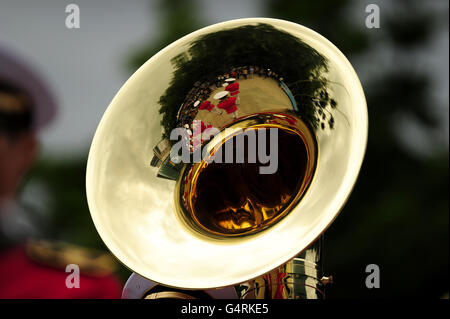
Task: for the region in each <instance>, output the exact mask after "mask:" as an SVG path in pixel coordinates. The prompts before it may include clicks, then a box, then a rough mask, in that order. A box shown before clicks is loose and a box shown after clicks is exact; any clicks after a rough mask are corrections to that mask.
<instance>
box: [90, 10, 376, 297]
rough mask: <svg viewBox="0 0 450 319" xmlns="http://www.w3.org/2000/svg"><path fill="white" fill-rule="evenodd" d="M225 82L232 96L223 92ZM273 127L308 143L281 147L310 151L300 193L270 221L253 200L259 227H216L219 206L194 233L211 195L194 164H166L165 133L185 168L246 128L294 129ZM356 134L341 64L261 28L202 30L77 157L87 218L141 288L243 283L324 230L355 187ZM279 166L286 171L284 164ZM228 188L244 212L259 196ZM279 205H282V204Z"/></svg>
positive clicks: (146, 74)
mask: <svg viewBox="0 0 450 319" xmlns="http://www.w3.org/2000/svg"><path fill="white" fill-rule="evenodd" d="M230 78H234V79H235V82H234V83H237V84H238V85H234V86H233V87H228V90H229V91H228V90H227V89H226V88H227V86H228V85H230V84H233V83H232V82H233V81H232V80H230ZM226 80H227V81H226ZM237 86H238V89H236V87H237ZM232 88H233V89H232ZM219 93H220V94H219ZM215 97H216V98H215ZM197 101H199V103H197ZM221 103H222V104H221ZM283 116H292V117H291V118H289V117H287V118H285V120H286V121H287V122H289V121H291V120H295V119H297V120H298V123H304V125H305V126H307V127H308V129H306V130H299V131H301V132H304V134H308V132H310V134H311V136H312V139H311V140H312V141H315V143H310V142H308V141H306V142H305V140H304V139H303V140H302V142H300V140H297V142H293V143H292V144H293V145H294V146H295V145H297V147H300V148H301V145H302V143H303V145H304V146H305V148H306V149H308V148H309V147H311V146H314V147H315V148H316V150H315V152H316V153H314V154H315V155H314V156H309V157H307V158H306V163H310V164H311V165H310V166H309V170H308V169H307V170H306V171H307V172H308V173H306V174H310V175H309V176H311V178H310V179H309V180H307V182H306V180H305V179H304V178H302V177H301V176H302V171H303V169H302V168H296V169H298V170H297V171H295V172H294V174H293V175H294V176H296V177H298V184H296V185H295V186H292V185H294V183H293V184H292V185H291V186H289V185H284V187H286V190H283V189H279V190H278V192H275V193H274V194H273V195H274V196H275V198H276V200H275V201H274V203H278V206H280V207H282V208H280V207H277V208H276V209H273V208H274V207H275V206H276V205H272V203H270V205H269V204H267V203H265V202H264V201H265V198H266V196H265V195H264V196H262V198H259V199H258V202H259V203H263V204H264V205H263V206H267V207H271V209H272V211H271V214H272V217H271V218H268V219H266V221H263V218H261V219H260V220H259V221H256V218H253V220H254V222H252V223H253V224H251V223H250V224H245V223H242V224H239V223H237V224H238V226H239V227H235V226H234V225H233V226H226V225H230V224H229V223H222V224H220V223H219V222H218V221H219V220H220V218H221V217H220V216H218V215H217V214H216V213H217V212H219V211H221V210H223V207H224V206H223V205H222V204H220V202H221V201H222V203H223V198H222V199H220V196H219V201H217V202H216V204H215V205H217V206H214V205H213V204H211V205H213V206H212V207H213V209H212V211H211V215H210V216H206V217H205V218H206V219H202V218H203V217H202V216H205V215H207V211H209V209H210V208H209V206H204V205H209V203H208V202H205V201H204V200H203V197H204V196H209V195H208V194H207V193H203V192H202V188H204V185H205V184H202V183H203V182H202V180H201V179H202V176H203V175H204V174H205V172H206V175H205V176H206V177H207V176H208V172H209V171H208V168H206V167H203V166H202V164H201V162H199V163H176V162H177V161H175V159H174V158H173V157H172V156H171V155H170V152H169V150H170V147H171V146H172V145H173V143H175V142H176V141H175V140H173V141H170V140H169V136H170V133H171V132H172V130H173V129H175V128H177V127H184V128H186V132H187V134H188V135H187V136H188V137H187V138H186V143H187V144H188V147H189V148H190V151H191V152H192V154H195V152H196V150H197V149H204V148H206V149H207V150H211V149H212V148H213V146H214V145H218V144H217V143H216V142H215V141H214V139H219V138H223V135H222V134H226V133H225V129H227V128H230V127H233V125H235V124H238V125H240V124H239V123H241V124H242V125H243V127H244V128H250V127H252V125H253V126H254V125H257V123H253V122H252V123H253V124H252V123H250V122H248V123H247V124H245V121H246V120H248V121H256V122H257V121H262V123H261V125H262V127H264V126H267V125H269V126H270V125H278V127H279V128H280V129H281V130H289V129H292V126H290V124H289V123H288V124H286V123H283V121H284V120H281V123H282V124H276V123H273V122H270V121H273V120H275V121H278V122H280V119H282V118H283ZM277 117H278V119H277ZM196 121H202V122H203V123H204V124H205V125H206V126H210V127H213V128H217V132H219V133H216V134H215V135H214V136H213V137H212V138H211V139H207V138H205V139H204V138H203V135H202V134H200V135H199V134H198V133H196V131H198V130H197V128H198V125H197V124H195V123H199V122H196ZM267 121H269V122H267ZM286 121H284V122H286ZM244 124H245V125H244ZM200 126H201V125H200ZM367 126H368V120H367V109H366V102H365V98H364V93H363V90H362V88H361V84H360V82H359V80H358V77H357V75H356V74H355V72H354V70H353V68H352V66H351V65H350V63H349V62H348V61H347V59H346V58H345V56H344V55H343V54H342V53H341V52H340V51H339V50H338V49H337V48H336V47H335V46H334V45H333V44H331V43H330V42H329V41H328V40H326V39H325V38H323V37H322V36H320V35H319V34H317V33H316V32H314V31H312V30H310V29H308V28H305V27H302V26H300V25H298V24H295V23H291V22H287V21H282V20H276V19H265V18H252V19H240V20H233V21H228V22H224V23H219V24H216V25H212V26H209V27H206V28H203V29H201V30H198V31H196V32H194V33H191V34H189V35H187V36H185V37H183V38H181V39H179V40H178V41H176V42H174V43H172V44H171V45H169V46H168V47H166V48H165V49H163V50H162V51H160V52H159V53H158V54H156V55H155V56H154V57H152V58H151V59H149V60H148V61H147V62H146V63H145V64H144V65H143V66H142V67H141V68H139V69H138V70H137V71H136V72H135V73H134V74H133V76H131V77H130V79H129V80H128V81H127V82H126V83H125V84H124V86H123V87H122V88H121V89H120V91H119V92H118V93H117V95H116V96H115V97H114V99H113V100H112V101H111V103H110V105H109V107H108V109H107V110H106V112H105V114H104V115H103V118H102V120H101V122H100V124H99V126H98V128H97V131H96V133H95V136H94V139H93V141H92V145H91V148H90V152H89V158H88V164H87V175H86V192H87V199H88V203H89V209H90V212H91V216H92V219H93V221H94V224H95V227H96V228H97V231H98V233H99V234H100V236H101V238H102V239H103V241H104V242H105V244H106V245H107V247H108V248H109V249H110V250H111V252H112V253H113V254H114V255H115V256H116V257H117V258H118V259H119V260H120V261H121V262H122V263H124V264H125V265H126V266H127V267H128V268H130V269H132V270H133V271H134V272H136V273H138V274H140V275H142V276H143V277H146V278H148V279H151V280H153V281H155V282H158V283H162V284H164V285H167V286H171V287H179V288H186V289H206V288H214V287H224V286H229V285H234V284H237V283H242V282H247V281H249V280H250V279H252V278H256V277H258V276H260V275H263V274H266V273H268V272H270V271H271V270H273V269H276V268H277V267H279V266H281V265H283V264H285V263H286V262H288V261H290V260H292V259H293V258H294V257H296V256H297V255H298V254H299V252H302V251H304V250H305V249H306V248H307V247H308V246H310V244H311V243H313V242H314V241H315V240H316V239H317V238H319V237H320V236H321V235H322V234H323V232H324V231H325V230H326V229H327V227H328V226H329V225H330V224H331V223H332V222H333V220H334V219H335V218H336V216H337V215H338V213H339V212H340V210H341V209H342V207H343V205H344V204H345V202H346V200H347V198H348V196H349V195H350V192H351V190H352V188H353V185H354V183H355V182H356V179H357V176H358V173H359V170H360V167H361V163H362V160H363V157H364V152H365V148H366V140H367ZM201 127H202V126H201ZM296 134H297V133H296ZM172 147H173V146H172ZM290 152H295V150H290V149H289V150H286V151H283V153H280V154H279V156H280V161H279V162H280V163H282V162H283V161H285V160H286V156H289V154H292V153H290ZM299 153H302V151H299ZM299 157H300V158H305V157H304V156H303V155H300V156H299ZM283 163H284V162H283ZM285 163H286V164H283V165H290V163H292V162H291V161H290V159H289V158H288V159H287V161H285ZM312 164H314V165H312ZM213 165H216V164H213ZM211 167H214V166H211ZM190 168H194V169H195V170H196V172H197V170H198V172H197V173H196V175H195V176H196V178H197V179H196V181H194V182H190V181H188V183H187V184H188V185H189V187H194V188H195V187H196V189H195V190H194V191H192V192H191V191H190V189H188V190H187V191H188V192H187V193H188V194H187V195H188V203H187V204H186V203H184V200H183V198H182V195H181V194H184V193H186V192H180V190H181V186H180V184H181V183H184V182H185V181H186V180H185V177H186V174H188V172H189V170H190ZM188 176H189V175H188ZM252 176H254V175H249V176H248V178H251V177H252ZM274 178H277V177H276V175H274ZM218 182H219V183H220V181H218ZM224 185H226V184H224ZM183 187H184V186H183ZM238 187H243V188H245V190H244V191H241V193H242V194H240V195H242V196H241V197H240V198H241V201H242V200H243V199H244V198H245V200H246V201H247V202H248V203H249V202H252V203H253V202H255V201H254V199H252V196H253V195H252V194H254V193H255V192H257V191H258V190H255V189H253V190H252V191H249V190H248V189H247V188H251V185H250V184H248V185H239V186H238ZM271 187H273V185H271ZM297 187H299V188H297ZM302 187H304V189H303V190H301V188H302ZM268 191H269V189H266V188H264V190H263V193H264V192H266V193H267V192H268ZM216 193H217V192H215V194H216ZM281 194H288V197H289V198H287V199H284V200H280V196H281ZM221 205H222V206H221ZM286 205H288V206H289V205H290V206H289V207H285V206H286ZM225 206H226V205H225ZM237 206H239V205H237ZM230 207H231V206H230ZM240 207H241V206H240ZM205 213H206V214H205ZM196 218H197V222H196V221H195V219H196ZM258 218H259V217H258ZM199 219H202V220H199ZM211 221H212V222H211ZM271 221H273V222H271ZM269 224H270V225H269ZM266 226H270V227H266Z"/></svg>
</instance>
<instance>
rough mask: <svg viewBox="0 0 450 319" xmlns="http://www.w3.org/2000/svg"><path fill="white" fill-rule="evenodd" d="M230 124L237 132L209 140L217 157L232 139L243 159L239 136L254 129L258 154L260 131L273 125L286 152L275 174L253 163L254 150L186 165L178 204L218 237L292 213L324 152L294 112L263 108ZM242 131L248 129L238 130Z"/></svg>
mask: <svg viewBox="0 0 450 319" xmlns="http://www.w3.org/2000/svg"><path fill="white" fill-rule="evenodd" d="M228 128H229V129H231V130H230V131H231V132H232V133H231V134H230V135H229V136H227V135H226V132H223V133H222V134H217V135H216V138H214V139H213V140H212V141H211V142H209V143H208V146H207V148H208V149H211V150H213V152H212V153H213V154H212V155H213V156H216V157H217V154H218V153H219V154H221V159H222V160H223V159H225V158H226V157H227V155H228V153H227V152H228V149H227V147H226V143H230V142H231V143H232V144H233V147H232V148H230V149H229V151H230V152H231V155H232V156H233V155H234V156H235V157H236V158H237V156H236V153H237V152H236V145H238V143H239V139H240V138H242V140H244V138H245V137H248V136H249V135H250V136H252V135H251V133H253V134H254V135H253V136H255V140H254V141H255V142H256V143H255V144H256V145H255V148H254V150H253V151H255V152H256V153H257V152H258V130H270V129H278V136H277V140H276V142H277V144H278V154H282V156H278V161H279V163H278V167H279V168H278V169H277V171H276V172H275V173H274V174H260V172H259V168H260V167H261V166H263V165H264V164H262V163H261V162H259V161H258V160H256V161H255V162H253V163H252V162H250V161H249V157H250V154H248V153H249V152H250V150H247V151H246V152H245V154H243V155H245V156H243V160H242V163H215V162H211V163H209V162H208V160H209V159H210V156H208V157H206V158H205V159H204V160H203V161H201V162H200V163H197V164H193V165H186V166H185V168H184V172H183V173H182V174H181V176H180V178H179V179H178V183H177V187H176V190H175V203H176V205H175V206H176V207H178V208H179V211H180V212H181V213H182V214H181V215H182V217H185V219H186V222H187V223H188V224H190V225H191V226H192V227H193V228H194V229H197V230H198V231H199V232H201V233H204V234H209V235H215V237H216V238H220V236H240V235H248V234H252V233H255V232H257V231H260V230H263V229H266V228H268V227H269V226H270V225H272V224H274V223H275V222H277V221H278V220H279V219H281V218H282V217H284V216H285V215H286V214H287V213H289V212H290V211H291V209H292V208H293V207H295V205H296V204H297V203H298V201H299V200H300V198H301V196H302V194H303V193H304V192H305V190H306V189H307V187H308V185H309V183H310V182H311V180H312V178H313V174H314V170H315V166H316V160H317V156H318V154H317V146H316V145H317V142H316V140H315V135H314V133H313V132H312V131H311V130H310V129H309V128H308V126H307V125H306V124H305V123H303V121H302V120H301V119H299V118H297V117H295V116H293V115H292V114H283V113H278V112H261V113H258V114H257V115H249V116H246V117H243V118H241V119H240V120H239V121H236V122H234V123H233V124H232V125H231V126H229V127H228ZM237 129H242V131H239V132H238V133H236V130H237ZM249 132H250V134H249ZM242 135H246V136H245V137H244V136H242ZM242 140H241V141H242ZM269 142H270V141H267V143H269ZM217 144H219V145H218V146H217ZM248 144H249V141H247V144H246V145H245V146H248ZM267 148H268V147H267Z"/></svg>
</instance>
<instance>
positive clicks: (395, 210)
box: [29, 0, 449, 298]
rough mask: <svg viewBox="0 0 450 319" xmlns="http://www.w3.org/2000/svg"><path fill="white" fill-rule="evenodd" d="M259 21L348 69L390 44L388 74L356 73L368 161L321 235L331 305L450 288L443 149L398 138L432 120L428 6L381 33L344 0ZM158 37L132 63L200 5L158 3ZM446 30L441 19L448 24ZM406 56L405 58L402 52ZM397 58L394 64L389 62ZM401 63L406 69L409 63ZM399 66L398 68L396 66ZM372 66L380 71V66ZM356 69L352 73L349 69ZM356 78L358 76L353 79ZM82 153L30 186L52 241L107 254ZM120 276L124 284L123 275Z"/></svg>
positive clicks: (273, 4) (188, 24) (271, 11)
mask: <svg viewBox="0 0 450 319" xmlns="http://www.w3.org/2000/svg"><path fill="white" fill-rule="evenodd" d="M262 4H264V5H265V6H266V7H267V10H266V12H267V16H270V17H275V18H281V19H285V20H289V21H293V22H297V23H300V24H302V25H305V26H307V27H310V28H312V29H313V30H315V31H317V32H319V33H320V34H322V35H323V36H325V37H326V38H328V39H329V40H330V41H331V42H333V43H334V44H335V45H336V46H337V47H338V48H339V49H340V50H341V51H342V52H343V53H344V54H345V55H346V56H347V57H348V58H349V60H350V61H351V62H353V60H356V59H359V61H364V59H362V60H361V58H364V57H370V56H371V53H372V52H373V51H374V50H375V49H376V48H377V47H378V45H379V44H380V43H384V44H386V43H387V44H388V46H389V50H390V52H391V53H392V55H393V57H394V59H398V65H397V62H395V63H393V64H394V65H396V67H389V68H383V67H382V66H383V64H382V63H381V62H380V61H377V60H375V61H373V60H370V59H367V60H366V61H368V62H366V63H372V64H375V68H376V69H377V72H374V73H373V74H371V73H366V74H363V76H362V77H361V78H363V79H364V81H363V83H362V84H363V87H364V89H365V93H366V98H367V102H368V110H369V140H368V148H367V154H366V157H365V161H364V164H363V167H362V170H361V174H360V177H359V180H358V182H357V184H356V185H355V188H354V191H353V193H352V196H351V197H350V199H349V201H348V203H347V205H346V206H345V208H344V210H343V211H342V212H341V214H340V215H339V217H338V218H337V219H336V221H335V222H334V223H333V224H332V225H331V227H330V228H329V230H328V231H327V232H326V235H325V255H324V266H325V274H332V275H333V276H334V279H335V284H334V285H332V286H331V287H329V288H328V289H327V294H328V297H329V298H348V297H353V298H370V297H382V298H385V297H421V296H425V297H433V298H435V297H440V296H442V295H443V294H444V293H445V292H447V291H448V289H449V287H448V282H449V277H448V262H449V257H448V256H449V236H448V234H449V207H448V177H449V176H448V175H449V174H448V149H447V147H446V146H445V145H442V146H439V145H435V148H434V150H435V151H434V153H433V154H428V155H421V154H417V153H414V152H412V151H411V150H410V149H408V147H406V146H405V145H404V143H403V142H402V141H401V139H400V138H398V136H399V134H398V130H399V129H401V128H402V126H401V125H399V122H400V120H401V119H402V118H404V117H405V116H408V117H410V118H413V119H414V120H415V122H416V123H418V125H419V127H420V129H421V130H422V132H424V133H425V134H426V136H429V137H430V138H429V143H433V141H434V140H433V139H432V136H433V134H434V132H436V129H437V125H438V118H437V117H436V115H435V113H433V111H434V110H435V109H436V108H435V107H434V104H435V103H436V102H435V101H434V100H433V99H432V97H431V94H430V91H429V89H430V85H431V81H430V78H429V75H428V74H425V73H423V72H421V71H420V70H418V69H417V68H416V67H415V65H414V63H416V62H415V59H414V58H411V57H412V56H413V53H414V52H413V50H414V49H415V48H416V49H417V48H423V47H425V46H426V45H427V43H428V41H429V39H430V37H431V36H432V34H433V32H435V31H436V28H437V27H439V23H438V22H437V21H438V20H439V19H441V20H442V19H448V12H447V13H446V14H444V15H443V17H441V16H433V15H431V13H429V12H428V11H427V10H425V9H424V8H426V2H420V1H413V2H412V1H408V2H405V1H395V3H394V2H392V3H391V5H390V7H391V8H392V10H391V11H389V12H386V11H383V10H384V7H382V8H381V15H382V22H381V23H382V26H381V29H373V30H369V29H366V28H365V26H364V19H363V18H364V17H365V15H366V13H364V12H363V11H362V12H361V17H362V18H361V20H360V21H359V22H358V23H359V25H357V26H356V27H355V21H354V19H352V18H349V17H350V13H349V12H351V9H352V8H354V7H355V3H354V2H353V1H349V0H341V1H335V0H322V1H288V0H268V1H265V2H262ZM160 6H161V7H160V12H159V17H160V20H161V27H160V32H159V38H157V39H156V40H154V41H149V43H148V44H146V45H145V46H143V47H142V48H139V49H138V50H137V52H136V54H134V55H133V56H132V57H131V58H130V61H129V62H130V65H131V66H132V67H133V68H136V67H138V66H140V65H141V64H142V63H143V62H145V61H146V60H147V59H148V58H150V57H151V56H152V55H153V54H154V53H156V52H157V51H158V50H159V49H161V48H162V47H164V46H165V45H167V44H169V43H170V42H172V41H174V40H176V39H178V38H179V37H180V36H183V35H185V34H188V33H189V32H191V31H193V30H195V29H197V28H198V27H201V26H203V25H202V24H201V23H200V16H199V13H200V12H201V10H200V9H201V8H199V7H198V6H197V4H196V3H195V2H193V1H187V0H168V1H160ZM446 23H447V25H448V20H447V22H446ZM405 52H409V53H410V54H411V56H410V59H406V61H404V59H402V58H401V56H400V53H403V54H404V53H405ZM396 61H397V60H396ZM408 61H409V62H408ZM400 62H401V63H400ZM378 63H379V64H380V66H378ZM357 71H358V70H357ZM360 75H361V74H360ZM86 158H87V156H86V154H80V156H79V157H77V158H73V159H70V160H61V161H58V160H48V159H45V160H41V161H40V162H39V163H38V164H37V165H36V167H35V169H34V171H33V172H32V174H31V175H30V177H29V179H31V180H33V181H38V182H39V183H41V184H43V185H44V186H45V188H46V189H47V190H48V193H49V194H50V195H51V201H50V205H49V208H48V212H47V216H48V220H47V223H46V226H47V228H46V229H47V231H46V234H47V235H48V237H50V238H56V239H62V240H65V241H70V242H73V243H76V244H80V245H84V246H89V247H97V248H101V249H105V247H104V246H103V244H102V242H101V240H100V238H99V237H98V235H97V233H96V231H95V229H94V226H93V224H92V221H91V218H90V215H89V212H88V207H87V204H86V199H85V185H84V178H85V167H86ZM371 263H375V264H377V265H379V266H380V270H381V288H380V289H372V290H369V289H367V288H366V286H365V278H366V276H367V274H366V273H365V267H366V265H368V264H371ZM129 273H130V272H129V271H128V270H125V269H123V270H122V275H123V278H126V277H127V276H128V275H129Z"/></svg>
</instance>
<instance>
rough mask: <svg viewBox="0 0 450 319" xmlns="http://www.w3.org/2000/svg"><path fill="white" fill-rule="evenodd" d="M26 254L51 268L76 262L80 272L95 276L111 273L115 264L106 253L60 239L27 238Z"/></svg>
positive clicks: (60, 267) (61, 267)
mask: <svg viewBox="0 0 450 319" xmlns="http://www.w3.org/2000/svg"><path fill="white" fill-rule="evenodd" d="M26 254H27V255H28V257H29V258H30V259H32V260H33V261H34V262H36V263H39V264H41V265H44V266H49V267H52V268H57V269H64V270H65V269H66V267H67V265H69V264H76V265H78V266H79V268H80V272H81V273H82V274H85V275H89V276H96V277H104V276H108V275H110V274H112V273H113V272H114V271H115V270H116V266H117V264H116V262H115V260H114V259H113V258H112V257H111V255H109V254H108V253H105V252H103V251H99V250H96V249H91V248H84V247H79V246H76V245H73V244H69V243H65V242H60V241H48V240H29V241H27V244H26Z"/></svg>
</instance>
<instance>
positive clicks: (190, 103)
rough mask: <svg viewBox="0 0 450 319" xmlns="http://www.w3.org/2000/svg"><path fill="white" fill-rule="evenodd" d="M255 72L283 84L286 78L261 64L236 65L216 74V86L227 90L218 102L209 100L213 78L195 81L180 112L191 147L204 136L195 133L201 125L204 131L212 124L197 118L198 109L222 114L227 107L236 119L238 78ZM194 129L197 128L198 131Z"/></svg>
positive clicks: (219, 95)
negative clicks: (209, 80) (227, 71)
mask: <svg viewBox="0 0 450 319" xmlns="http://www.w3.org/2000/svg"><path fill="white" fill-rule="evenodd" d="M255 75H258V76H261V77H264V78H272V79H275V80H277V81H278V83H279V85H280V84H281V82H282V81H283V78H282V77H280V76H279V75H278V74H277V73H276V72H274V71H272V70H271V69H268V68H263V67H259V66H244V67H238V68H232V69H231V71H230V72H229V73H224V74H221V75H219V76H217V77H216V78H215V83H214V84H215V87H216V88H217V89H218V88H220V87H224V90H223V91H220V92H218V93H217V94H215V95H214V97H213V98H214V100H215V101H216V102H215V103H214V102H211V101H208V98H209V97H210V95H211V92H212V89H211V86H212V84H211V83H210V82H204V83H200V82H196V83H195V84H194V87H193V88H192V89H191V90H190V91H189V93H188V95H187V97H186V99H185V101H184V102H183V104H182V105H181V107H180V111H179V113H178V123H179V126H182V127H185V128H186V130H187V132H188V136H189V140H190V142H189V144H190V149H191V150H193V149H195V148H196V146H197V145H199V144H201V142H203V141H202V140H201V136H195V135H194V134H195V132H196V131H198V127H200V128H201V129H200V131H199V133H203V131H204V130H205V129H207V128H210V127H212V125H210V124H208V125H205V123H203V122H202V121H200V120H197V121H194V119H195V117H196V116H197V113H198V111H199V110H206V111H209V112H215V113H217V114H218V115H222V114H223V113H224V111H225V112H226V113H227V114H231V116H232V117H233V119H236V118H237V117H238V105H239V102H240V100H239V93H240V91H239V83H238V80H240V79H251V78H253V76H255ZM216 103H217V105H216ZM199 125H200V126H199ZM192 132H194V134H193V133H192ZM200 135H201V134H200Z"/></svg>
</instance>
